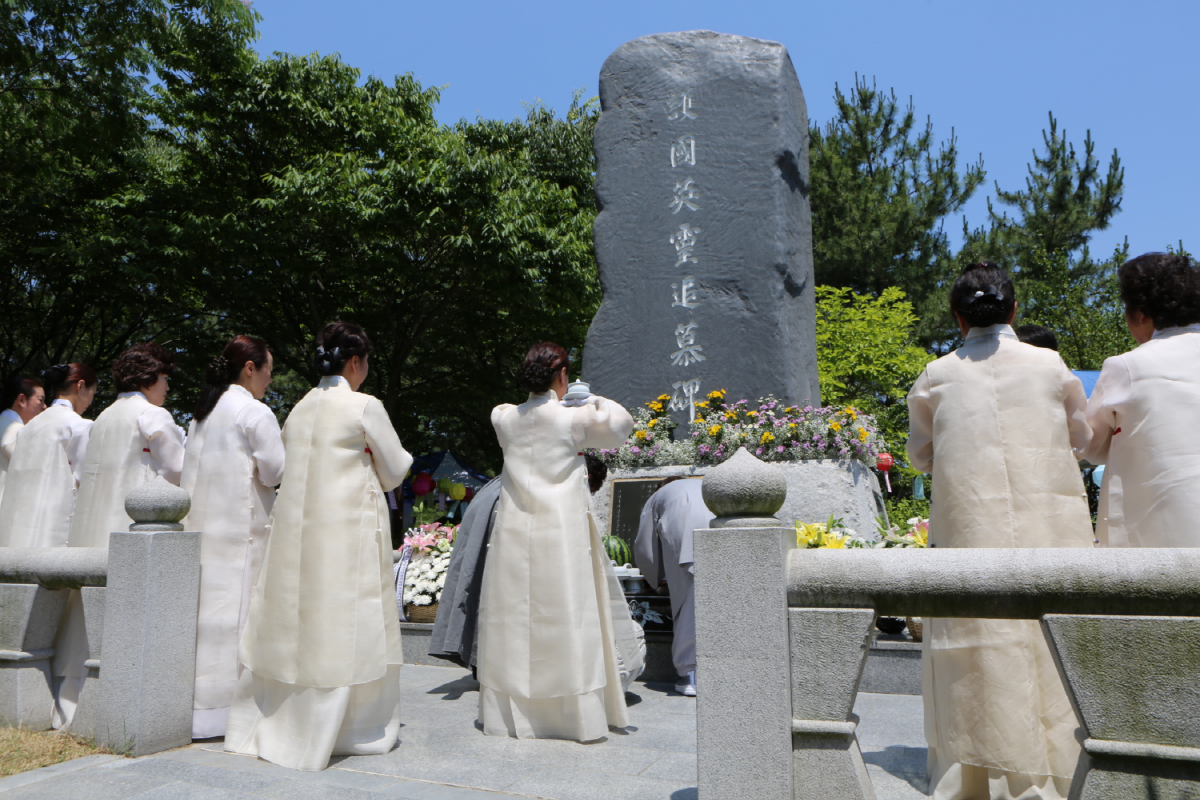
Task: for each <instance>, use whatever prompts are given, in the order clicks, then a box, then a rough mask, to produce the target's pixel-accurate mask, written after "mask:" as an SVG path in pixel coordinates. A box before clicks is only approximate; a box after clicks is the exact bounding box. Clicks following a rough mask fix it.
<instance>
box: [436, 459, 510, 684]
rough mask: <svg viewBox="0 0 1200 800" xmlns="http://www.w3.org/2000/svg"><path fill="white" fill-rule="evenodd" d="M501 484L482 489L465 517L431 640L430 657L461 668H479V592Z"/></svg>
mask: <svg viewBox="0 0 1200 800" xmlns="http://www.w3.org/2000/svg"><path fill="white" fill-rule="evenodd" d="M500 485H501V481H500V479H499V478H496V479H495V480H493V481H491V482H490V483H488V484H487V485H486V486H484V487H483V488H482V489H480V490H479V491H478V492H477V493H476V494H475V497H474V499H472V500H471V504H470V506H469V507H468V508H467V513H466V514H464V515H463V521H462V524H461V525H460V526H459V528H458V535H457V536H456V537H455V538H454V552H453V554H452V555H451V556H450V566H449V568H448V569H447V570H446V585H445V586H444V587H443V588H442V599H441V602H439V603H438V613H437V619H436V620H435V621H434V623H433V635H432V636H430V638H429V655H431V656H435V657H437V658H444V659H446V660H447V661H452V662H454V663H455V664H458V665H459V666H460V667H468V668H470V667H474V666H475V665H476V658H475V651H476V625H477V624H478V623H479V593H480V589H481V588H482V587H483V567H484V562H485V561H486V560H487V553H488V541H489V540H490V539H491V538H492V525H494V524H495V522H496V503H497V501H499V500H500Z"/></svg>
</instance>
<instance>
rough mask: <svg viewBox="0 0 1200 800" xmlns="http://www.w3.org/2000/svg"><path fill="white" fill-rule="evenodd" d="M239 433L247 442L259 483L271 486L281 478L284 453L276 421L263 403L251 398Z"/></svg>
mask: <svg viewBox="0 0 1200 800" xmlns="http://www.w3.org/2000/svg"><path fill="white" fill-rule="evenodd" d="M243 417H244V419H243V420H242V433H244V434H245V436H246V441H248V442H249V443H250V455H251V456H253V458H254V466H255V468H256V469H255V473H256V475H257V477H258V480H259V482H261V483H262V485H263V486H268V487H275V486H278V485H279V483H280V481H282V480H283V466H284V463H285V457H284V452H283V433H282V432H281V431H280V430H279V421H278V420H277V419H275V415H274V414H272V413H271V410H270V409H269V408H267V407H266V406H265V405H263V404H262V403H259V402H255V404H254V405H251V406H247V407H246V411H245V412H243Z"/></svg>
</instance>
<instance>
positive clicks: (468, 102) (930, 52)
mask: <svg viewBox="0 0 1200 800" xmlns="http://www.w3.org/2000/svg"><path fill="white" fill-rule="evenodd" d="M254 8H255V10H256V11H258V13H259V14H261V15H262V16H263V18H264V19H263V21H262V22H261V23H260V26H259V31H260V34H261V38H260V40H259V42H258V48H259V52H260V53H261V54H262V55H263V56H267V55H269V54H270V53H272V52H274V51H284V52H290V53H300V54H303V53H311V52H320V53H323V54H327V53H339V54H340V55H341V56H342V58H343V60H345V61H346V62H347V63H349V64H351V65H353V66H355V67H358V68H359V69H361V70H362V71H363V73H364V74H373V75H376V76H379V77H382V78H390V77H392V76H394V75H398V74H403V73H407V72H411V73H413V74H414V75H415V76H416V77H417V78H418V79H419V80H420V81H421V82H422V83H423V84H425V85H431V86H443V87H445V88H444V90H443V93H442V102H441V105H440V107H439V110H438V118H439V119H440V120H441V121H442V122H454V121H456V120H458V119H461V118H464V117H465V118H468V119H474V118H475V117H478V116H482V117H486V118H502V119H508V118H512V117H517V116H521V115H522V113H523V112H522V105H521V104H522V103H523V102H530V101H535V100H539V99H540V100H542V101H543V102H545V103H546V104H547V105H550V106H552V107H554V108H556V109H558V110H559V111H560V112H561V111H562V110H563V109H565V108H566V106H567V105H568V104H569V102H570V98H571V92H572V91H573V90H574V89H576V88H580V89H583V90H584V91H585V92H586V95H585V96H587V97H591V96H594V95H595V94H596V83H597V79H598V75H599V72H600V66H601V65H602V64H603V62H604V59H605V58H606V57H607V56H608V55H609V54H610V53H611V52H612V51H613V50H615V49H616V48H617V47H619V46H620V45H621V44H622V43H624V42H626V41H629V40H631V39H636V38H637V37H639V36H644V35H647V34H651V33H661V32H665V31H679V30H694V29H709V30H716V31H720V32H722V33H732V34H740V35H743V36H753V37H757V38H762V39H771V40H774V41H778V42H782V43H783V44H784V45H786V46H787V48H788V51H789V52H790V54H791V57H792V62H793V63H794V64H795V67H796V73H797V75H798V76H799V78H800V83H801V85H802V86H803V88H804V93H805V97H806V99H807V102H808V114H809V118H810V119H811V120H814V121H824V120H827V119H829V117H830V116H831V115H832V112H833V102H832V95H833V88H834V84H835V83H836V84H839V85H841V86H842V87H843V88H844V89H848V88H849V87H850V86H852V85H853V83H854V76H855V73H858V74H860V75H864V76H867V77H869V78H874V79H875V80H876V82H877V84H878V85H879V87H880V88H894V89H895V90H896V93H897V95H898V96H900V97H901V98H904V99H907V98H908V97H910V96H911V98H912V100H913V102H914V104H915V107H916V111H917V114H918V115H919V117H920V118H922V119H923V118H924V117H925V116H926V115H928V116H929V117H930V118H931V119H932V122H933V125H934V130H935V134H936V135H937V136H938V137H939V138H946V137H948V136H949V135H950V132H951V128H953V129H954V133H955V134H956V135H957V137H958V146H959V152H960V154H961V155H960V163H963V162H966V161H973V160H974V159H975V158H976V157H977V156H978V155H979V154H982V156H983V161H984V166H985V168H986V169H987V172H988V182H987V184H986V185H985V187H984V188H985V189H986V192H985V191H981V192H980V193H978V194H977V195H976V197H975V199H973V200H972V201H971V202H970V203H969V204H968V206H967V207H966V209H965V214H966V216H967V219H968V221H969V222H970V223H971V224H972V226H975V225H979V224H982V223H983V222H984V221H985V219H986V211H987V208H986V200H985V198H986V197H987V196H988V195H991V194H994V189H993V186H994V182H999V184H1000V186H1001V187H1002V188H1004V189H1008V190H1012V189H1016V188H1019V187H1021V186H1022V185H1023V184H1024V180H1025V175H1026V165H1027V164H1028V163H1029V162H1030V161H1031V158H1032V151H1033V150H1034V149H1035V148H1040V146H1041V141H1042V138H1041V133H1042V130H1043V129H1044V128H1045V127H1046V125H1047V113H1048V112H1050V111H1053V112H1054V114H1055V116H1056V117H1057V118H1058V121H1059V129H1060V130H1064V129H1065V131H1066V133H1067V135H1068V138H1069V139H1070V140H1071V141H1073V142H1075V143H1076V145H1077V147H1078V149H1080V150H1082V143H1083V139H1084V136H1085V134H1086V132H1087V131H1088V130H1089V129H1090V130H1091V132H1092V138H1093V140H1094V141H1095V143H1096V152H1097V154H1098V155H1099V157H1100V159H1101V161H1102V164H1103V165H1105V166H1106V165H1107V162H1108V158H1109V156H1110V155H1111V153H1112V151H1113V149H1114V148H1116V149H1117V151H1118V152H1119V154H1120V156H1121V161H1122V164H1123V166H1124V167H1125V200H1124V203H1123V205H1122V209H1123V210H1122V212H1121V213H1120V214H1119V215H1117V217H1116V218H1115V220H1114V222H1113V225H1112V227H1111V228H1109V229H1108V230H1107V231H1104V232H1101V233H1100V234H1098V235H1097V236H1096V237H1095V238H1094V239H1093V253H1094V254H1095V255H1098V256H1103V255H1107V253H1108V252H1110V251H1111V249H1112V247H1113V246H1114V245H1116V244H1118V243H1119V242H1121V241H1122V240H1123V239H1124V238H1125V237H1126V236H1128V238H1129V243H1130V246H1131V248H1132V250H1133V252H1134V253H1135V254H1137V253H1141V252H1145V251H1149V250H1161V249H1164V248H1165V247H1166V245H1168V244H1174V243H1176V242H1177V241H1178V240H1180V239H1183V241H1184V244H1185V246H1187V247H1188V248H1189V249H1190V250H1191V251H1192V252H1193V253H1198V252H1200V231H1198V230H1197V225H1198V222H1200V204H1198V203H1197V199H1196V198H1197V189H1198V188H1200V62H1198V60H1197V56H1196V52H1197V45H1198V44H1200V41H1198V40H1200V2H1196V0H1169V1H1162V2H1157V1H1156V2H1148V3H1134V2H1123V3H1118V2H1108V1H1107V0H1099V1H1096V0H1093V1H1092V2H1050V1H1049V0H1042V2H1026V1H1025V0H1005V1H1004V2H992V1H990V0H989V1H988V2H974V0H971V1H968V0H958V1H957V2H945V1H944V0H910V2H903V3H902V2H890V3H888V2H857V1H855V2H832V0H826V2H822V3H811V2H802V1H800V0H795V1H793V2H772V3H766V2H749V1H747V0H740V2H729V1H728V0H727V1H726V2H715V1H714V0H677V2H670V1H669V0H668V1H667V2H661V1H660V2H645V0H643V1H642V2H627V1H626V0H606V1H605V2H603V3H581V2H570V1H568V0H558V2H532V1H530V2H525V1H523V0H507V2H498V0H489V1H488V2H482V1H478V0H477V1H475V2H466V1H465V0H464V1H462V2H459V1H458V0H441V2H432V3H431V2H422V3H413V2H407V1H405V2H401V1H400V0H338V2H336V3H331V2H329V1H328V0H324V1H323V2H317V0H256V2H255V4H254ZM946 226H947V229H948V231H949V232H950V233H951V237H952V240H954V241H957V240H958V233H957V232H958V231H959V230H960V229H961V226H962V222H961V217H956V218H954V219H950V220H947V221H946Z"/></svg>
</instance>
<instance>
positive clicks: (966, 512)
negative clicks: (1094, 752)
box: [907, 262, 1092, 800]
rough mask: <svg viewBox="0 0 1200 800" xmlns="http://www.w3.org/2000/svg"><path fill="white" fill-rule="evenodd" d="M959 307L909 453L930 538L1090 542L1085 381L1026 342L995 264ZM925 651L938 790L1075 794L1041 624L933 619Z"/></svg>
mask: <svg viewBox="0 0 1200 800" xmlns="http://www.w3.org/2000/svg"><path fill="white" fill-rule="evenodd" d="M950 308H951V310H952V311H953V312H954V316H955V318H956V319H957V320H958V323H959V326H960V328H961V330H962V333H963V337H964V339H965V341H964V343H963V345H962V347H960V348H959V349H958V350H955V351H953V352H952V353H950V354H948V355H945V356H943V357H941V358H939V359H937V360H936V361H933V362H932V363H930V364H929V365H928V366H926V367H925V370H924V372H922V373H921V375H920V377H919V378H918V379H917V382H916V385H915V386H913V388H912V391H911V392H909V394H908V410H909V431H910V433H909V439H908V447H907V449H908V455H909V458H910V460H911V462H912V466H913V468H914V469H916V470H919V471H921V472H932V473H933V485H934V487H936V488H935V490H934V493H933V500H932V508H931V511H930V520H929V544H930V546H931V547H1080V548H1082V547H1091V546H1092V524H1091V517H1090V515H1089V513H1088V505H1087V497H1086V494H1085V490H1084V486H1083V478H1082V476H1081V474H1080V470H1079V464H1078V458H1079V456H1080V454H1081V453H1082V452H1083V451H1084V449H1085V448H1086V447H1087V446H1088V443H1089V442H1090V440H1091V430H1090V429H1089V428H1088V425H1087V421H1086V418H1085V410H1086V406H1087V399H1086V397H1085V395H1084V391H1083V385H1082V384H1081V383H1080V381H1079V379H1078V378H1077V377H1075V376H1074V375H1073V374H1071V371H1070V370H1069V369H1067V366H1066V364H1064V363H1063V360H1062V358H1060V357H1059V355H1058V353H1057V352H1055V351H1053V350H1049V349H1046V348H1043V347H1035V346H1034V345H1031V344H1026V343H1024V342H1021V341H1019V340H1018V338H1017V336H1016V334H1015V333H1014V332H1013V329H1012V321H1013V318H1014V316H1015V315H1016V311H1017V300H1016V297H1015V296H1014V293H1013V284H1012V281H1011V280H1009V278H1008V276H1007V275H1006V274H1005V272H1004V270H1002V269H1000V268H999V267H997V266H996V265H995V264H992V263H990V262H984V263H981V264H972V265H971V266H969V267H967V268H966V269H965V270H964V271H963V273H962V274H961V275H960V276H959V277H958V279H957V280H956V281H955V282H954V285H953V287H952V288H951V290H950ZM922 646H923V655H922V671H923V675H922V680H923V685H924V691H923V692H922V696H923V697H924V703H925V734H926V738H927V739H928V742H929V779H930V786H931V789H932V794H933V796H934V797H935V798H938V800H968V798H969V799H970V800H977V798H993V800H1009V799H1010V798H1012V799H1015V798H1021V799H1022V800H1030V799H1031V798H1047V799H1048V800H1056V799H1057V798H1065V797H1066V796H1067V794H1068V792H1069V790H1070V786H1071V778H1072V776H1073V775H1074V773H1075V766H1076V763H1077V761H1078V760H1079V756H1080V745H1079V742H1080V739H1078V738H1077V737H1076V734H1077V732H1078V722H1077V720H1076V718H1075V712H1074V710H1073V709H1072V707H1071V702H1070V700H1069V699H1068V696H1067V692H1066V689H1065V688H1064V687H1063V684H1062V680H1061V679H1060V678H1059V675H1058V669H1057V667H1056V666H1055V664H1054V659H1053V657H1052V656H1051V654H1050V650H1049V648H1048V646H1047V645H1046V640H1045V637H1044V636H1043V635H1042V632H1041V629H1040V628H1039V624H1038V622H1036V621H1034V620H995V619H933V620H930V621H929V622H928V624H927V625H926V633H925V637H924V643H923V645H922Z"/></svg>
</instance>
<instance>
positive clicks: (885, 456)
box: [875, 453, 896, 493]
mask: <svg viewBox="0 0 1200 800" xmlns="http://www.w3.org/2000/svg"><path fill="white" fill-rule="evenodd" d="M895 464H896V459H894V458H892V454H891V453H880V454H879V458H878V459H877V460H876V461H875V468H876V469H878V470H879V471H880V472H882V473H883V482H884V484H885V485H886V486H887V490H888V492H889V493H890V492H891V491H892V481H891V479H890V478H889V477H888V470H890V469H891V468H892V467H893V466H895Z"/></svg>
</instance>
